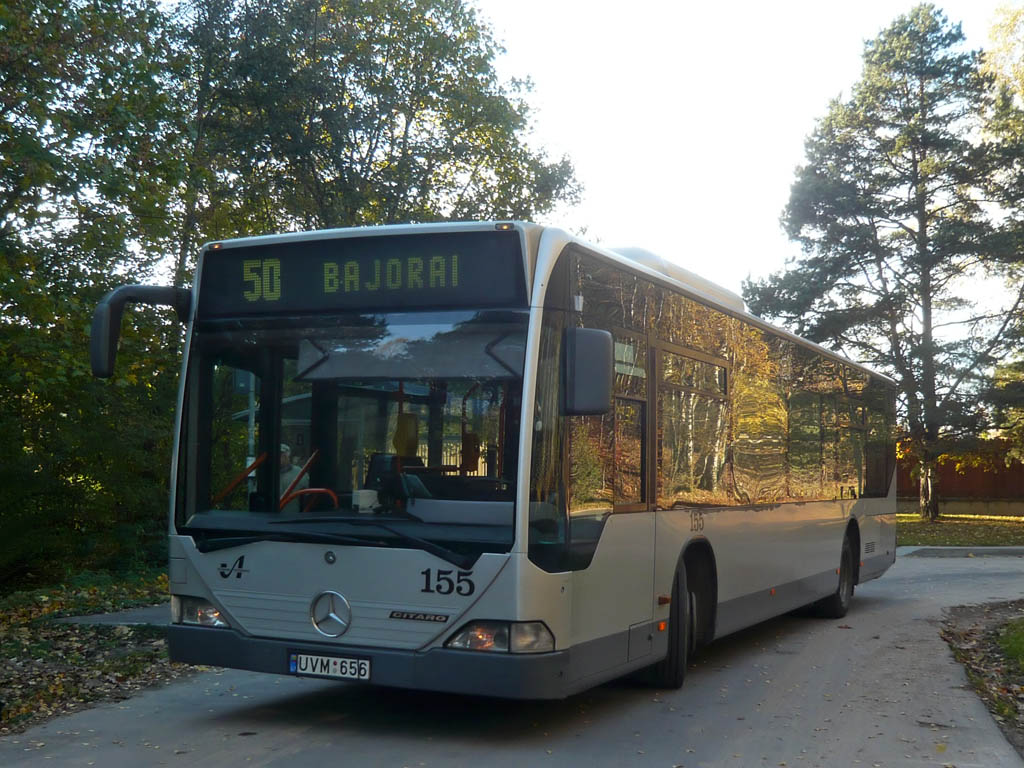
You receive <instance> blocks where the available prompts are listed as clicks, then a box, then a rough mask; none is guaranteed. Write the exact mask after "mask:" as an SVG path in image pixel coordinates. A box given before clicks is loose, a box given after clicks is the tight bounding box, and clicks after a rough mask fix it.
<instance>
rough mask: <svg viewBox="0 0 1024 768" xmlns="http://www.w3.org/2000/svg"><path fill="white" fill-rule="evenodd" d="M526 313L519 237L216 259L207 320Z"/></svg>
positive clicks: (373, 240) (299, 246)
mask: <svg viewBox="0 0 1024 768" xmlns="http://www.w3.org/2000/svg"><path fill="white" fill-rule="evenodd" d="M525 304H526V278H525V274H524V271H523V255H522V249H521V246H520V241H519V234H518V233H517V232H516V231H514V230H504V231H497V230H495V231H481V232H429V233H422V232H421V233H416V234H408V235H378V236H372V237H347V238H333V239H332V238H325V239H320V240H306V241H294V242H285V243H268V244H260V245H252V246H244V247H238V248H230V247H229V248H223V249H219V250H218V249H213V248H211V249H208V250H207V251H206V253H205V254H204V255H203V265H202V273H201V275H200V281H199V306H198V307H197V312H198V315H199V317H200V318H207V319H208V318H219V317H239V316H247V315H273V314H305V313H309V312H317V313H319V312H345V311H351V310H357V311H360V310H361V311H365V310H387V311H401V310H410V309H428V308H449V307H515V306H525Z"/></svg>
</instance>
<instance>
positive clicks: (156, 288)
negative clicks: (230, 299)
mask: <svg viewBox="0 0 1024 768" xmlns="http://www.w3.org/2000/svg"><path fill="white" fill-rule="evenodd" d="M129 301H131V302H136V303H139V304H151V305H153V306H167V307H174V309H175V311H176V312H177V313H178V319H179V320H181V321H182V322H183V323H184V322H187V321H188V316H189V312H190V311H191V309H192V291H191V290H189V289H188V288H174V287H171V286H161V285H123V286H121V287H120V288H115V289H114V290H113V291H111V292H110V293H108V294H107V295H106V297H105V298H104V299H103V301H101V302H100V303H99V306H98V307H96V311H95V312H94V313H93V316H92V331H91V333H90V334H89V337H90V338H89V352H90V357H91V359H92V375H93V376H95V377H97V378H99V379H109V378H110V377H111V376H113V375H114V360H115V358H116V357H117V341H118V339H119V338H120V337H121V317H122V316H123V315H124V305H125V304H127V303H128V302H129Z"/></svg>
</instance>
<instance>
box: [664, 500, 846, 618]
mask: <svg viewBox="0 0 1024 768" xmlns="http://www.w3.org/2000/svg"><path fill="white" fill-rule="evenodd" d="M852 505H853V502H852V501H846V502H843V501H840V502H804V503H792V504H780V505H774V506H758V507H736V508H719V509H715V510H713V511H703V513H702V515H701V517H702V518H703V528H704V531H703V533H704V535H705V536H706V537H707V539H708V541H709V542H710V544H711V546H712V548H713V551H714V553H715V560H716V565H717V569H718V574H717V575H718V614H717V624H716V630H715V636H716V637H721V636H723V635H726V634H729V633H731V632H735V631H737V630H739V629H742V628H744V627H748V626H750V625H752V624H756V623H758V622H760V621H764V620H766V619H769V618H772V617H774V616H778V615H781V614H783V613H786V612H787V611H790V610H793V609H794V608H798V607H800V606H802V605H807V604H808V603H811V602H813V601H815V600H817V599H819V598H821V597H825V596H826V595H828V594H830V593H831V592H833V591H834V590H835V589H836V587H837V586H838V583H839V576H838V574H837V572H836V569H837V567H838V566H839V561H840V553H841V551H842V543H843V534H844V531H845V526H846V524H847V521H848V520H849V513H850V508H851V507H852ZM673 514H685V515H686V519H687V521H688V520H689V514H690V513H689V511H687V510H680V511H677V512H675V513H673ZM677 524H679V523H677ZM698 524H699V523H698Z"/></svg>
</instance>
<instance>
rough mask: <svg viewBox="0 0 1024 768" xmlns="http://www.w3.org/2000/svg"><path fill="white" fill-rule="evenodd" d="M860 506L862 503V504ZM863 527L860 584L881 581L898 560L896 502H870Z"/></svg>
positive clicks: (867, 501)
mask: <svg viewBox="0 0 1024 768" xmlns="http://www.w3.org/2000/svg"><path fill="white" fill-rule="evenodd" d="M858 506H860V504H858ZM863 506H864V510H863V514H862V515H861V516H860V517H859V518H858V521H857V522H858V524H859V525H860V529H861V535H860V549H861V551H860V583H862V584H863V583H864V582H865V581H869V580H871V579H877V578H878V577H879V576H881V575H882V574H883V573H885V572H886V571H887V570H888V569H889V567H890V566H891V565H892V564H893V563H894V562H895V561H896V513H895V506H896V504H895V501H894V500H891V499H869V500H865V501H864V502H863Z"/></svg>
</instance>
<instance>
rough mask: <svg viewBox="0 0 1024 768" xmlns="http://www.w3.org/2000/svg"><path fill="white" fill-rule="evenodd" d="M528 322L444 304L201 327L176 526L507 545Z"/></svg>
mask: <svg viewBox="0 0 1024 768" xmlns="http://www.w3.org/2000/svg"><path fill="white" fill-rule="evenodd" d="M526 326H527V313H525V312H520V311H451V312H420V313H401V314H397V313H396V314H360V315H348V316H345V317H330V318H323V317H320V318H316V319H315V320H314V321H307V322H300V321H296V320H293V319H289V320H284V319H277V320H273V321H261V322H259V321H246V322H244V323H242V322H239V321H219V322H217V323H208V324H206V325H204V326H201V327H197V328H196V329H195V331H194V336H193V340H192V349H191V353H190V362H189V371H188V380H187V385H186V398H185V434H184V439H183V440H182V442H181V453H180V457H179V472H178V500H177V514H176V520H177V525H178V528H179V531H180V532H186V533H191V534H193V535H195V536H197V540H198V541H200V542H202V541H212V540H215V539H217V538H221V539H224V540H229V539H230V538H231V537H235V538H238V540H239V542H240V543H241V542H244V541H249V540H252V539H253V538H254V537H256V538H258V537H261V536H265V537H266V538H274V539H277V540H281V539H282V538H286V537H291V538H289V539H288V540H295V539H298V540H303V538H305V540H313V541H324V540H327V539H325V538H324V537H325V536H328V535H335V536H339V537H341V538H339V539H338V540H339V541H343V542H344V543H351V542H352V541H354V539H353V537H359V536H364V537H366V539H367V541H370V540H372V541H373V542H374V543H375V544H380V543H381V542H384V543H387V544H390V545H393V546H409V545H410V543H412V545H413V546H417V544H416V542H420V544H422V543H424V542H430V541H433V542H439V541H440V542H444V543H445V546H449V547H451V548H452V549H453V550H455V551H458V552H467V551H476V552H478V553H479V552H482V551H507V550H508V549H509V548H510V546H511V543H512V535H513V528H514V526H513V522H514V499H515V478H516V472H517V463H518V437H519V406H520V399H521V392H522V375H523V364H524V354H525V339H526Z"/></svg>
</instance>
